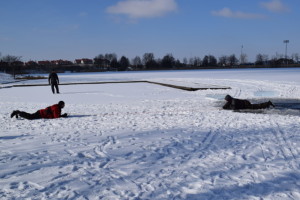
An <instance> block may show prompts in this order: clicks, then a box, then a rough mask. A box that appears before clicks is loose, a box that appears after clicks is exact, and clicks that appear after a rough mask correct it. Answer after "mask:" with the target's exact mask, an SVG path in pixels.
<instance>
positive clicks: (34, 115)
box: [17, 111, 42, 120]
mask: <svg viewBox="0 0 300 200" xmlns="http://www.w3.org/2000/svg"><path fill="white" fill-rule="evenodd" d="M17 115H19V116H20V117H22V118H25V119H29V120H32V119H41V118H42V117H41V114H40V112H39V111H36V112H35V113H32V114H30V113H27V112H23V111H19V112H18V113H17Z"/></svg>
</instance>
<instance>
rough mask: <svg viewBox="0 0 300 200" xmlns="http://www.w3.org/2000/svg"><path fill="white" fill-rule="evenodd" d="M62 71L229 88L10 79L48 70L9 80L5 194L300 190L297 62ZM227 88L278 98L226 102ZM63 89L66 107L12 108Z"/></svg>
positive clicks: (279, 194)
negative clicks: (43, 112)
mask: <svg viewBox="0 0 300 200" xmlns="http://www.w3.org/2000/svg"><path fill="white" fill-rule="evenodd" d="M58 75H59V78H60V81H61V83H68V82H91V81H125V80H127V81H128V80H151V81H157V82H163V83H173V84H181V85H183V86H195V85H202V86H203V85H208V86H209V85H217V86H226V87H231V89H229V90H199V91H194V92H190V91H184V90H179V89H174V88H169V87H164V86H160V85H154V84H149V83H122V84H121V83H115V84H95V85H68V86H63V85H61V86H60V91H61V94H52V92H51V89H50V86H37V87H9V86H12V85H14V84H32V83H47V80H35V81H23V82H18V83H8V84H2V85H0V106H1V109H0V186H1V187H0V199H107V200H111V199H120V200H126V199H128V200H129V199H130V200H133V199H134V200H137V199H149V200H150V199H151V200H153V199H155V200H156V199H159V200H169V199H174V200H181V199H182V200H192V199H197V200H199V199H201V200H202V199H205V200H206V199H214V200H220V199H230V200H233V199H253V200H254V199H255V200H256V199H257V200H266V199H269V200H274V199H278V200H279V199H280V200H282V199H283V200H285V199H300V171H299V168H300V157H299V152H300V136H299V133H300V125H299V124H300V123H299V122H300V109H299V105H300V98H299V96H300V78H299V75H300V69H298V68H294V69H293V68H289V69H243V70H233V69H232V70H194V71H162V72H124V73H117V72H116V73H87V74H83V73H81V74H71V73H70V74H58ZM44 76H46V77H47V74H45V75H44ZM0 79H1V83H7V82H10V81H11V80H9V78H8V76H7V75H4V74H1V73H0ZM4 80H5V81H4ZM226 94H230V95H232V96H233V97H236V98H242V99H248V100H250V101H251V102H263V101H268V100H272V101H273V102H274V103H275V105H277V108H275V109H273V108H271V109H267V110H265V111H258V112H257V113H250V112H232V111H227V110H222V109H221V108H222V105H223V104H224V103H225V101H224V100H223V98H224V96H225V95H226ZM59 100H63V101H65V103H66V106H65V108H64V109H63V112H66V113H68V114H69V115H70V117H69V118H59V119H40V120H32V121H30V120H24V119H16V118H10V114H11V112H12V111H13V110H16V109H18V110H23V111H27V112H35V111H36V110H38V109H41V108H45V107H47V106H49V105H52V104H55V103H57V102H58V101H59ZM287 105H293V107H291V108H285V106H287Z"/></svg>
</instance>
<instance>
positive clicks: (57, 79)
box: [56, 74, 59, 84]
mask: <svg viewBox="0 0 300 200" xmlns="http://www.w3.org/2000/svg"><path fill="white" fill-rule="evenodd" d="M56 80H57V84H59V79H58V76H57V74H56Z"/></svg>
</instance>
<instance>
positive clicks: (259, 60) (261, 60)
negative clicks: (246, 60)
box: [255, 54, 269, 65]
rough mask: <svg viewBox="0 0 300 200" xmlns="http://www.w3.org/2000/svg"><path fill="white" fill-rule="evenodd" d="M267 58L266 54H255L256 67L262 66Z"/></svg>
mask: <svg viewBox="0 0 300 200" xmlns="http://www.w3.org/2000/svg"><path fill="white" fill-rule="evenodd" d="M268 59H269V57H268V55H266V54H257V56H256V61H255V64H256V65H264V64H266V62H267V61H268Z"/></svg>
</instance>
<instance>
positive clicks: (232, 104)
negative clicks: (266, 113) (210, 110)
mask: <svg viewBox="0 0 300 200" xmlns="http://www.w3.org/2000/svg"><path fill="white" fill-rule="evenodd" d="M225 100H226V101H227V102H226V104H225V105H224V106H223V109H226V110H240V109H265V108H269V107H270V106H273V107H275V106H274V105H273V103H272V102H271V101H268V102H264V103H260V104H251V103H250V101H248V100H243V99H236V98H233V97H232V96H230V95H226V96H225Z"/></svg>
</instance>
